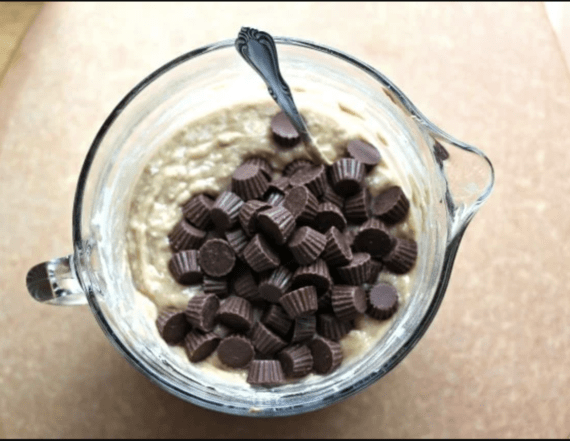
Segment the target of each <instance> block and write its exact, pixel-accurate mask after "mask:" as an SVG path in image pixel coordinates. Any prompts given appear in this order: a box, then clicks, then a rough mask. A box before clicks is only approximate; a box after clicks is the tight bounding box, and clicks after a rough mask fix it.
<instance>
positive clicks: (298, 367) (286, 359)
mask: <svg viewBox="0 0 570 441" xmlns="http://www.w3.org/2000/svg"><path fill="white" fill-rule="evenodd" d="M277 358H278V359H279V361H280V362H281V366H282V367H283V372H284V373H285V376H287V377H290V378H299V377H304V376H305V375H308V374H309V373H310V372H311V370H312V369H313V355H312V354H311V350H310V349H309V347H308V346H306V345H299V344H298V345H294V346H289V347H288V348H285V349H283V350H282V351H281V352H280V353H279V354H278V355H277Z"/></svg>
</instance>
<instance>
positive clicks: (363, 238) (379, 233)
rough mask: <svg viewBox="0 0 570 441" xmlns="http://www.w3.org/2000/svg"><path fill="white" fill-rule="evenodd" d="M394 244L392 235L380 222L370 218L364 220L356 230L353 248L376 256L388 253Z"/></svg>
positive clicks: (379, 256)
mask: <svg viewBox="0 0 570 441" xmlns="http://www.w3.org/2000/svg"><path fill="white" fill-rule="evenodd" d="M393 245H394V242H393V238H392V235H391V234H390V233H389V232H388V230H387V228H386V227H385V226H384V224H383V223H382V222H380V221H379V220H378V219H376V218H372V219H370V220H368V221H366V222H364V223H363V224H362V225H361V226H360V228H359V229H358V230H357V232H356V237H355V238H354V243H353V245H352V246H353V248H354V249H355V250H356V251H360V252H363V253H368V254H370V255H372V256H374V257H376V258H381V257H383V256H385V255H386V254H388V253H389V252H390V250H391V249H392V246H393Z"/></svg>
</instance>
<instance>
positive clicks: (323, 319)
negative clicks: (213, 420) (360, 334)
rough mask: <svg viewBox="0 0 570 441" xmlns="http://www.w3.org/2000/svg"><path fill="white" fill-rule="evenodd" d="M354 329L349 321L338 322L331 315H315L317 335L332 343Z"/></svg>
mask: <svg viewBox="0 0 570 441" xmlns="http://www.w3.org/2000/svg"><path fill="white" fill-rule="evenodd" d="M353 328H354V324H353V323H352V321H350V320H339V319H338V318H337V317H335V316H334V315H333V314H328V313H323V314H318V315H317V333H319V334H320V335H322V336H323V337H325V338H328V339H329V340H332V341H339V340H340V339H341V338H343V337H344V336H345V335H347V334H348V333H349V332H350V331H352V329H353Z"/></svg>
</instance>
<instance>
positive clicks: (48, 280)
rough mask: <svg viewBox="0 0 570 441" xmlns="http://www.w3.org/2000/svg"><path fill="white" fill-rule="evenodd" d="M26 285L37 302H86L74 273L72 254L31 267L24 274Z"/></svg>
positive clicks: (76, 303)
mask: <svg viewBox="0 0 570 441" xmlns="http://www.w3.org/2000/svg"><path fill="white" fill-rule="evenodd" d="M26 286H27V287H28V291H29V292H30V295H31V296H32V297H33V298H34V299H35V300H37V301H38V302H42V303H48V304H51V305H65V306H72V305H85V304H87V297H86V296H85V292H84V291H83V289H82V288H81V285H80V284H79V280H78V279H77V276H76V274H75V268H74V265H73V254H70V255H69V256H66V257H59V258H57V259H53V260H50V261H48V262H43V263H40V264H38V265H35V266H34V267H32V268H31V269H30V270H29V271H28V274H27V276H26Z"/></svg>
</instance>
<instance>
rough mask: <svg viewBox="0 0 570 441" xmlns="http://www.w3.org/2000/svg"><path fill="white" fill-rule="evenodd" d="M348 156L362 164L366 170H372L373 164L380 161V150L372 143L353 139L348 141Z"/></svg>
mask: <svg viewBox="0 0 570 441" xmlns="http://www.w3.org/2000/svg"><path fill="white" fill-rule="evenodd" d="M347 150H348V156H350V157H351V158H353V159H356V160H357V161H360V162H362V163H363V164H364V167H366V170H367V171H370V170H372V168H374V166H375V165H377V164H378V163H380V159H381V156H380V152H379V151H378V149H377V148H376V147H374V146H373V145H372V144H369V143H367V142H365V141H362V140H360V139H353V140H352V141H349V143H348V147H347Z"/></svg>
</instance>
